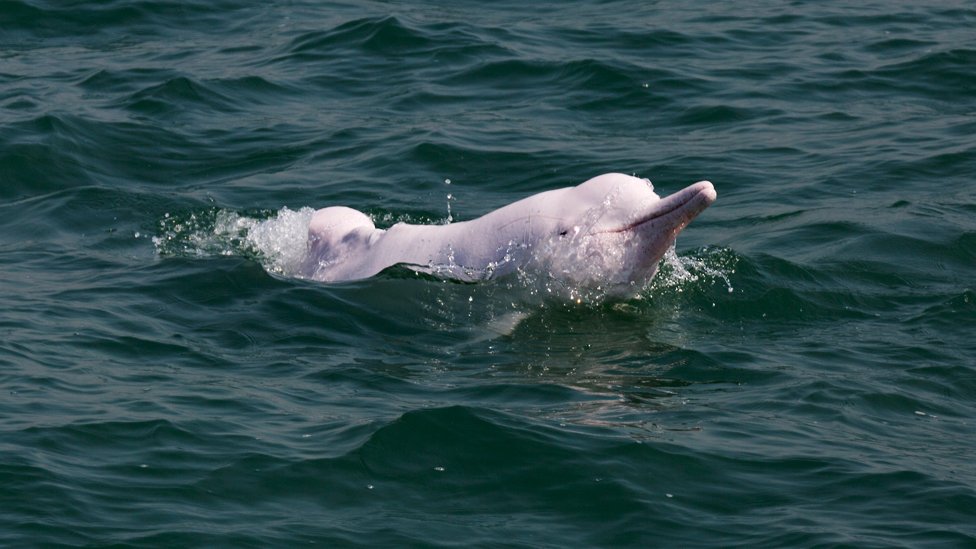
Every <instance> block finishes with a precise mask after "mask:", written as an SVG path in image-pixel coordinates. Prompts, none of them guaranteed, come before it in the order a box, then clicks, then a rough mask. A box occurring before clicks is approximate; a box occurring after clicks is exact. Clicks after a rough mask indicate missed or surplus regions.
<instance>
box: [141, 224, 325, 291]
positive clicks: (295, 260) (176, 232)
mask: <svg viewBox="0 0 976 549" xmlns="http://www.w3.org/2000/svg"><path fill="white" fill-rule="evenodd" d="M314 212H315V210H313V209H312V208H308V207H305V208H301V209H299V210H297V211H295V210H291V209H289V208H287V207H285V208H282V209H280V210H278V211H277V212H275V213H273V214H272V213H265V216H266V217H264V218H261V217H250V216H246V215H241V214H239V213H237V212H233V211H228V210H220V209H213V210H209V211H206V212H202V213H190V214H188V215H184V216H179V215H170V214H168V213H167V214H166V215H165V216H164V217H163V219H161V220H160V221H159V233H158V235H157V236H155V237H153V239H152V241H153V244H155V246H156V253H158V254H159V255H161V256H182V257H186V256H191V257H213V256H242V257H247V258H251V259H255V260H256V261H258V262H260V263H261V265H262V267H264V269H265V270H266V271H268V272H271V273H275V274H279V275H282V276H295V277H297V276H299V274H298V273H300V272H301V265H302V261H303V259H304V258H305V255H306V242H307V240H308V224H309V221H310V220H311V219H312V214H313V213H314Z"/></svg>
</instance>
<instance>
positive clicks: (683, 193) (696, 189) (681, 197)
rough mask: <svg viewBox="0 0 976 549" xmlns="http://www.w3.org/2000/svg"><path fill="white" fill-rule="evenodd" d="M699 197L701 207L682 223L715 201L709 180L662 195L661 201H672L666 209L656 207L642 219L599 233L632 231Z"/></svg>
mask: <svg viewBox="0 0 976 549" xmlns="http://www.w3.org/2000/svg"><path fill="white" fill-rule="evenodd" d="M699 198H703V204H702V205H701V208H698V211H696V212H695V213H693V214H692V215H691V216H690V217H689V218H688V219H687V220H685V222H684V223H683V224H687V223H688V222H690V221H691V220H692V219H694V218H695V217H696V216H697V215H698V214H699V213H701V212H702V210H704V209H705V208H707V207H708V206H709V205H711V203H712V202H714V201H715V188H714V187H713V186H712V184H711V182H709V181H701V182H698V183H695V184H694V185H690V186H688V187H685V188H684V189H682V190H680V191H678V192H676V193H674V194H671V195H668V196H666V197H664V198H663V199H662V200H661V202H672V203H671V204H667V205H666V206H665V208H666V209H664V210H657V209H655V211H654V212H653V213H652V214H651V215H649V216H648V217H645V218H642V219H638V220H637V221H634V222H633V223H629V224H627V225H624V226H623V227H620V228H617V229H608V230H605V231H600V233H599V234H605V233H624V232H627V231H632V230H634V229H636V228H637V227H640V226H641V225H643V224H645V223H649V222H651V221H654V220H655V219H660V218H662V217H667V216H669V215H671V214H673V213H674V212H676V211H678V210H681V209H683V208H685V207H687V206H688V205H689V204H691V202H692V201H694V200H696V199H699Z"/></svg>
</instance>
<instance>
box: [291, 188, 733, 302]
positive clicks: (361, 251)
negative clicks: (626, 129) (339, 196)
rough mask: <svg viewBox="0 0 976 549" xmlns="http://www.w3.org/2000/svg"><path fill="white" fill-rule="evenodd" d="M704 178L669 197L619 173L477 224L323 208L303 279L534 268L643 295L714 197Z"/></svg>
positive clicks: (466, 277)
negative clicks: (381, 219) (390, 221)
mask: <svg viewBox="0 0 976 549" xmlns="http://www.w3.org/2000/svg"><path fill="white" fill-rule="evenodd" d="M715 197H716V193H715V188H714V187H713V186H712V184H711V183H710V182H708V181H700V182H698V183H695V184H693V185H690V186H688V187H686V188H685V189H683V190H680V191H678V192H676V193H674V194H671V195H668V196H666V197H664V198H661V197H659V196H658V195H657V194H655V192H654V187H653V185H652V184H651V182H650V181H648V180H646V179H641V178H637V177H632V176H629V175H624V174H619V173H609V174H604V175H600V176H597V177H594V178H592V179H590V180H588V181H586V182H584V183H581V184H579V185H577V186H575V187H566V188H562V189H555V190H550V191H545V192H542V193H539V194H536V195H533V196H530V197H528V198H524V199H522V200H519V201H517V202H513V203H512V204H509V205H507V206H504V207H502V208H499V209H497V210H494V211H492V212H489V213H487V214H485V215H483V216H481V217H478V218H476V219H472V220H470V221H460V222H454V223H449V224H446V225H413V224H408V223H397V224H395V225H393V226H392V227H390V228H389V229H385V230H384V229H377V228H376V226H375V225H374V224H373V221H372V219H370V217H369V216H367V215H366V214H364V213H362V212H360V211H358V210H355V209H352V208H347V207H345V206H332V207H328V208H323V209H320V210H317V211H316V212H315V213H314V214H313V215H312V218H311V221H310V222H309V226H308V244H307V255H306V257H305V259H304V261H303V264H302V273H301V276H304V277H305V278H309V279H312V280H317V281H323V282H339V281H350V280H358V279H363V278H368V277H371V276H374V275H376V274H378V273H380V272H381V271H383V270H384V269H386V268H388V267H392V266H394V265H402V266H405V267H407V268H409V269H412V270H414V271H418V272H423V273H428V274H431V275H434V276H436V277H440V278H446V279H453V280H458V281H464V282H472V281H479V280H487V279H491V278H497V277H501V276H505V275H510V274H512V273H515V272H523V273H524V272H534V273H538V274H541V275H543V276H545V277H548V278H550V279H557V280H559V281H562V282H565V283H567V284H572V285H577V286H580V287H594V288H597V287H599V288H603V289H605V290H607V291H610V292H613V293H623V294H626V293H635V292H636V291H638V290H640V289H641V288H642V287H643V286H644V285H646V284H647V283H648V282H650V280H651V278H652V277H653V276H654V274H655V273H656V272H657V267H658V263H659V262H660V260H661V258H662V257H663V256H664V254H665V253H666V252H667V250H668V249H669V248H670V247H671V246H672V245H673V244H674V241H675V238H676V237H677V235H678V233H679V232H680V231H681V230H682V229H684V228H685V226H687V225H688V223H690V222H691V220H692V219H694V218H695V217H696V216H697V215H698V214H700V213H701V212H702V211H703V210H704V209H705V208H707V207H708V206H709V205H710V204H711V203H712V202H714V201H715Z"/></svg>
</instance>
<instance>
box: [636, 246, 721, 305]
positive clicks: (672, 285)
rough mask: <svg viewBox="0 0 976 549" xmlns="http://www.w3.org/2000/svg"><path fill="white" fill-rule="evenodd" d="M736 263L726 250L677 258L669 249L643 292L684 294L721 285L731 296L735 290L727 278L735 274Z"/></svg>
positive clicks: (704, 250) (672, 247)
mask: <svg viewBox="0 0 976 549" xmlns="http://www.w3.org/2000/svg"><path fill="white" fill-rule="evenodd" d="M737 263H738V257H737V256H736V255H735V253H734V252H732V250H729V249H727V248H703V249H702V250H700V251H697V252H695V253H693V254H691V255H687V256H679V255H678V254H677V253H676V252H675V249H674V246H671V247H670V248H669V249H668V251H667V253H665V254H664V257H662V258H661V266H660V269H659V271H658V273H657V276H655V277H654V280H652V281H651V283H650V284H648V285H647V287H646V288H645V292H646V293H650V294H653V293H657V292H662V291H677V292H683V291H684V290H685V289H686V288H690V287H693V286H695V285H698V284H702V283H705V284H709V285H711V284H715V283H716V282H719V281H721V283H722V284H724V285H725V287H726V289H727V290H728V292H729V293H732V292H733V291H735V289H734V288H733V287H732V281H731V279H730V277H731V276H732V275H734V274H735V267H736V264H737Z"/></svg>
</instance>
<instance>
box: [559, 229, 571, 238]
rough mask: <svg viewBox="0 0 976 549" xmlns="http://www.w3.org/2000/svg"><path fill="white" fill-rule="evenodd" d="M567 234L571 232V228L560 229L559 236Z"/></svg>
mask: <svg viewBox="0 0 976 549" xmlns="http://www.w3.org/2000/svg"><path fill="white" fill-rule="evenodd" d="M567 234H569V229H563V230H561V231H559V236H566V235H567Z"/></svg>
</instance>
